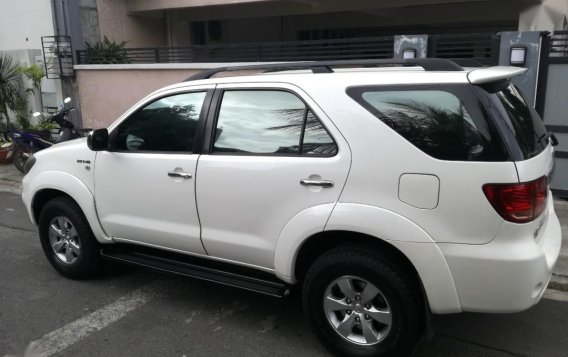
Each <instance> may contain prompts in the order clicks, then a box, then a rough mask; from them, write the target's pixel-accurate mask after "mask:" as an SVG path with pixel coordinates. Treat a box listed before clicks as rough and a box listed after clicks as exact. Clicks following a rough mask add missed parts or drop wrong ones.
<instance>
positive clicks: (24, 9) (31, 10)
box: [0, 0, 53, 51]
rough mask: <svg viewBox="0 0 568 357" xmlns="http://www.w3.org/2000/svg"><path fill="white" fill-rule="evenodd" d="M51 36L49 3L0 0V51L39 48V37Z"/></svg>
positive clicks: (51, 23) (42, 1) (47, 1)
mask: <svg viewBox="0 0 568 357" xmlns="http://www.w3.org/2000/svg"><path fill="white" fill-rule="evenodd" d="M49 35H53V21H52V17H51V1H49V0H1V1H0V50H1V51H9V50H24V49H25V50H27V49H39V48H41V36H49Z"/></svg>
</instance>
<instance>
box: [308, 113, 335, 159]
mask: <svg viewBox="0 0 568 357" xmlns="http://www.w3.org/2000/svg"><path fill="white" fill-rule="evenodd" d="M335 154H337V145H336V144H335V142H334V141H333V139H332V138H331V136H329V134H328V132H327V130H325V128H324V126H323V125H322V124H321V123H320V121H319V120H318V119H317V118H316V117H315V116H314V113H312V112H311V111H308V113H307V117H306V130H305V131H304V140H303V144H302V155H306V156H334V155H335Z"/></svg>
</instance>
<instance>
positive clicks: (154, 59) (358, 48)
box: [77, 36, 394, 64]
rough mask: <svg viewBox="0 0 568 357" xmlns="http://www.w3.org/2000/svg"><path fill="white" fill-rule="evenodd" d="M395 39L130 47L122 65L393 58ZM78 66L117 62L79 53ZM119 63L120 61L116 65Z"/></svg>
mask: <svg viewBox="0 0 568 357" xmlns="http://www.w3.org/2000/svg"><path fill="white" fill-rule="evenodd" d="M393 45H394V37H392V36H389V37H367V38H350V39H339V40H320V41H289V42H262V43H241V44H219V45H204V46H187V47H154V48H126V49H124V50H123V52H122V53H121V54H120V56H119V57H121V58H122V63H191V62H203V63H207V62H279V61H302V60H305V61H317V60H342V59H381V58H392V57H393V51H394V50H393ZM77 62H78V64H100V63H103V64H105V63H113V62H111V61H109V60H108V56H99V55H97V53H96V52H93V51H90V52H89V51H87V50H79V51H77ZM114 63H116V62H114Z"/></svg>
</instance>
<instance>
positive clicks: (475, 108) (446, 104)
mask: <svg viewBox="0 0 568 357" xmlns="http://www.w3.org/2000/svg"><path fill="white" fill-rule="evenodd" d="M452 88H453V89H448V88H440V87H434V88H412V89H411V88H408V89H406V88H405V89H390V88H388V87H387V88H384V87H376V88H373V87H368V88H350V89H348V91H347V93H348V94H349V95H350V96H351V97H352V98H354V99H355V100H356V101H357V102H359V104H361V105H362V106H363V107H365V108H366V109H367V110H369V111H370V112H371V113H373V114H374V115H375V116H377V118H379V119H380V120H381V121H383V122H384V123H385V124H387V125H388V126H389V127H391V128H392V129H393V130H395V131H396V132H397V133H398V134H400V135H401V136H403V137H404V138H405V139H406V140H408V141H409V142H410V143H412V144H413V145H415V146H416V147H418V148H419V149H420V150H422V151H423V152H425V153H426V154H428V155H430V156H432V157H434V158H437V159H441V160H453V161H505V160H507V159H508V155H507V152H506V150H505V149H504V147H503V145H502V140H501V138H500V136H499V135H498V134H496V130H495V129H494V128H492V127H491V126H490V125H489V124H488V122H487V120H486V118H485V115H484V113H483V112H482V111H481V109H480V108H481V105H480V102H479V101H478V99H477V97H476V96H475V94H474V93H473V91H471V89H470V88H468V87H463V88H457V86H452ZM462 98H466V99H465V100H464V99H462Z"/></svg>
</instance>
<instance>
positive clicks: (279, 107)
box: [213, 90, 337, 156]
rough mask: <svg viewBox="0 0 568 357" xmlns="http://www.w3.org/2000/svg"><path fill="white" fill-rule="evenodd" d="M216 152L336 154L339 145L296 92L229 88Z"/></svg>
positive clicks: (225, 97) (223, 103) (221, 108)
mask: <svg viewBox="0 0 568 357" xmlns="http://www.w3.org/2000/svg"><path fill="white" fill-rule="evenodd" d="M213 153H224V154H230V153H237V154H260V155H263V154H264V155H265V154H275V155H278V154H282V155H303V156H333V155H335V154H336V153H337V145H336V144H335V142H334V141H333V139H332V138H331V136H330V135H329V133H328V132H327V130H326V129H325V127H324V126H323V125H322V124H321V122H320V121H319V120H318V119H317V118H316V117H315V115H314V114H313V113H312V112H311V110H309V108H307V107H306V105H305V104H304V102H303V101H301V100H300V99H299V98H298V97H296V96H295V95H294V94H292V93H289V92H285V91H278V90H228V91H225V92H224V94H223V99H222V102H221V107H220V109H219V115H218V119H217V128H216V131H215V140H214V145H213Z"/></svg>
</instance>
